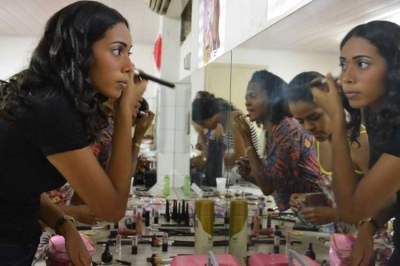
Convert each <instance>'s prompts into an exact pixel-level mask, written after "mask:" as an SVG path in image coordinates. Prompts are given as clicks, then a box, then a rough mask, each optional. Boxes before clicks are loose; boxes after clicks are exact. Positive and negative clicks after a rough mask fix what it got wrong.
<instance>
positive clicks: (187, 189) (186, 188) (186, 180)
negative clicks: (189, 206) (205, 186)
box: [183, 175, 190, 197]
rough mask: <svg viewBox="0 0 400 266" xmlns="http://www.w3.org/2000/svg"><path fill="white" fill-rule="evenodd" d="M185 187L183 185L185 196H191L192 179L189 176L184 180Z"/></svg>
mask: <svg viewBox="0 0 400 266" xmlns="http://www.w3.org/2000/svg"><path fill="white" fill-rule="evenodd" d="M184 182H185V183H184V185H183V195H185V196H187V197H188V196H190V177H189V176H188V175H186V176H185V180H184Z"/></svg>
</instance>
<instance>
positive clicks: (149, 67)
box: [0, 35, 157, 110]
mask: <svg viewBox="0 0 400 266" xmlns="http://www.w3.org/2000/svg"><path fill="white" fill-rule="evenodd" d="M37 43H38V39H37V38H32V37H16V36H8V35H3V36H0V60H1V64H0V79H7V78H9V77H10V76H12V75H13V74H15V73H17V72H19V71H20V70H22V69H24V68H26V67H27V66H28V64H29V60H30V57H31V55H32V52H33V50H34V49H35V47H36V45H37ZM131 51H132V55H131V60H132V62H134V63H135V65H136V66H137V67H138V68H140V69H142V70H144V71H145V72H147V73H155V65H154V59H153V58H154V57H153V46H151V45H140V44H134V45H133V47H132V50H131ZM144 97H145V98H146V100H148V102H149V105H150V108H151V109H152V110H155V109H156V108H157V103H156V97H157V89H156V86H155V85H154V83H151V82H150V83H149V86H148V88H147V90H146V92H145V94H144Z"/></svg>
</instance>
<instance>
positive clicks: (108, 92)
mask: <svg viewBox="0 0 400 266" xmlns="http://www.w3.org/2000/svg"><path fill="white" fill-rule="evenodd" d="M131 47H132V40H131V36H130V33H129V29H128V28H127V27H126V25H125V24H124V23H118V24H116V25H115V26H114V27H113V28H111V29H110V30H108V31H107V32H106V34H105V36H104V38H103V39H101V40H99V41H97V42H96V43H94V44H93V47H92V50H93V65H92V66H91V68H90V69H89V78H90V80H91V82H92V85H93V87H94V88H95V89H96V90H97V91H98V92H99V93H101V94H103V95H104V96H106V97H108V98H111V99H118V98H119V97H120V96H121V92H122V90H124V89H126V88H127V84H128V80H129V74H130V73H131V72H132V71H133V64H132V62H131V60H130V59H129V55H130V52H129V50H130V49H131Z"/></svg>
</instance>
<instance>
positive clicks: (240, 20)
mask: <svg viewBox="0 0 400 266" xmlns="http://www.w3.org/2000/svg"><path fill="white" fill-rule="evenodd" d="M270 1H271V0H270ZM280 1H283V0H280ZM289 1H292V2H293V3H294V5H293V7H291V8H290V9H287V10H286V11H284V12H283V13H282V14H281V15H279V16H276V17H275V18H273V19H271V20H269V19H268V17H267V14H268V1H266V0H252V1H251V2H250V1H243V0H227V1H226V20H225V25H226V28H225V48H224V50H225V52H227V51H230V50H232V49H233V48H235V47H237V46H238V45H240V44H241V43H243V42H245V41H246V40H248V39H250V38H251V37H253V36H254V35H256V34H258V33H260V32H261V31H263V30H264V29H266V28H268V27H270V26H272V25H273V24H275V23H277V22H278V21H279V20H281V19H283V18H285V17H286V16H288V15H290V14H291V13H293V12H294V11H296V10H298V9H299V8H301V7H302V6H304V5H306V4H308V3H309V2H311V1H313V0H296V1H293V0H286V2H288V3H290V2H289ZM275 2H276V1H275ZM199 4H200V0H194V1H193V5H192V32H191V36H192V38H191V42H192V44H191V46H192V57H191V58H192V60H191V70H190V71H189V72H188V73H186V72H185V73H183V74H184V75H188V74H190V73H192V72H193V71H195V70H196V69H198V62H199V57H198V49H199V41H200V40H199V37H198V36H199ZM270 11H271V10H270ZM183 56H184V55H183ZM184 77H185V76H180V78H181V79H182V78H184Z"/></svg>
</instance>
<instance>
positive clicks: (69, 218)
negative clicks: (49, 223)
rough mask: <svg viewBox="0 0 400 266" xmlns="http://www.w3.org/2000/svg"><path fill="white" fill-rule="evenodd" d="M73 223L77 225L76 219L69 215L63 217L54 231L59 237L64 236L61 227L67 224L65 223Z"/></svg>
mask: <svg viewBox="0 0 400 266" xmlns="http://www.w3.org/2000/svg"><path fill="white" fill-rule="evenodd" d="M67 221H71V222H72V223H73V224H75V219H74V218H72V217H71V216H69V215H63V216H61V217H60V219H58V220H57V222H56V225H55V228H54V230H55V231H56V234H57V235H62V234H61V227H62V226H63V225H64V224H65V222H67Z"/></svg>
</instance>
